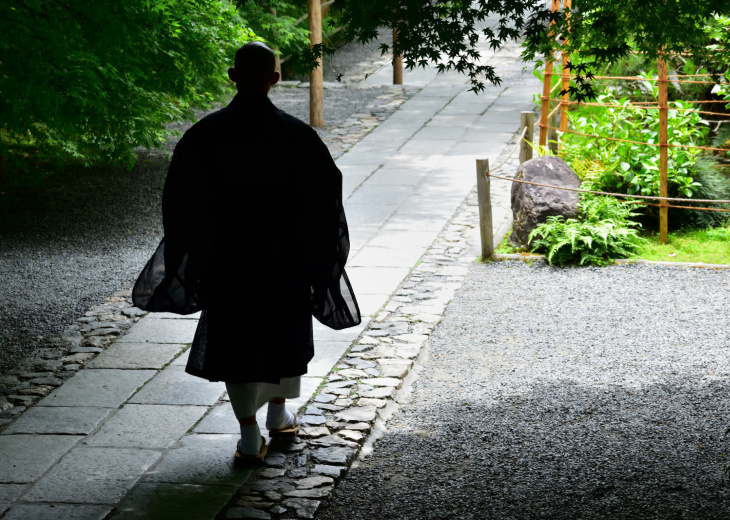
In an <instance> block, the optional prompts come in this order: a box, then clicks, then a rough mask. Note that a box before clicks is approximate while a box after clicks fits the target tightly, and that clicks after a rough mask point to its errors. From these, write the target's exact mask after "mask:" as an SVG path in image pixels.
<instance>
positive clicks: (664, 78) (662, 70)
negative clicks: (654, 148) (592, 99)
mask: <svg viewBox="0 0 730 520" xmlns="http://www.w3.org/2000/svg"><path fill="white" fill-rule="evenodd" d="M657 71H658V73H659V81H658V83H659V85H658V86H659V196H660V197H667V196H668V193H669V190H668V188H667V152H668V146H667V144H668V141H669V136H668V130H667V114H668V108H669V107H668V105H667V83H668V81H669V79H668V75H667V62H666V61H664V59H663V58H662V57H661V56H660V57H659V59H658V60H657ZM660 204H661V205H660V207H659V242H661V243H662V244H666V243H667V232H668V229H669V208H668V207H667V201H666V200H663V201H661V203H660Z"/></svg>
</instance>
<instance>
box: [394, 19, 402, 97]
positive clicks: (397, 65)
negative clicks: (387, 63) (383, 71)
mask: <svg viewBox="0 0 730 520" xmlns="http://www.w3.org/2000/svg"><path fill="white" fill-rule="evenodd" d="M396 41H398V29H396V28H395V27H393V45H394V46H395V42H396ZM402 84H403V56H401V55H400V54H395V51H393V85H402Z"/></svg>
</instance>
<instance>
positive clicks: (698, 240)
mask: <svg viewBox="0 0 730 520" xmlns="http://www.w3.org/2000/svg"><path fill="white" fill-rule="evenodd" d="M644 238H646V239H647V244H646V245H644V246H642V247H641V249H640V250H639V252H638V258H643V259H644V260H654V261H660V262H703V263H706V264H730V227H724V228H711V229H691V230H680V231H675V232H673V233H669V235H668V236H667V243H666V244H660V243H659V234H658V233H651V234H649V233H646V234H644Z"/></svg>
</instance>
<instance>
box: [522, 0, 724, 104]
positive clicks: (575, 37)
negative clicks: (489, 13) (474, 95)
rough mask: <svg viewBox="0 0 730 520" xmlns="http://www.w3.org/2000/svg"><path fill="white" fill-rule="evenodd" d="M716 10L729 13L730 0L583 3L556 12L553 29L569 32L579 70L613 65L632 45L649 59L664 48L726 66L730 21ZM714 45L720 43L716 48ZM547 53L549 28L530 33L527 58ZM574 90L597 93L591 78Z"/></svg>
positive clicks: (583, 94)
mask: <svg viewBox="0 0 730 520" xmlns="http://www.w3.org/2000/svg"><path fill="white" fill-rule="evenodd" d="M718 13H722V14H726V13H730V0H695V1H693V2H684V1H682V0H626V1H624V2H621V3H617V2H615V1H613V0H591V1H590V2H588V1H580V2H575V6H574V8H573V10H572V11H571V12H570V13H568V12H564V13H561V12H556V13H555V14H554V16H553V17H552V19H553V26H552V29H553V31H554V33H555V34H558V35H561V34H567V33H568V32H570V38H569V39H568V41H567V43H566V44H565V49H566V50H567V51H568V52H569V53H570V54H574V53H576V52H580V55H581V57H582V58H581V59H582V65H581V68H574V69H573V70H574V72H578V73H587V72H588V71H591V70H596V69H598V68H599V66H601V65H605V64H607V63H613V62H615V61H617V60H619V59H621V58H623V57H626V56H628V55H629V53H630V52H631V51H632V50H634V49H636V50H638V51H639V52H641V53H643V54H644V55H645V56H646V58H647V59H648V60H650V61H655V60H656V58H657V56H658V55H659V54H660V53H661V52H666V53H670V54H682V53H689V54H691V55H693V56H694V58H695V59H696V60H697V62H698V64H699V65H702V66H704V65H707V66H708V67H710V66H711V64H714V65H713V66H718V65H719V66H720V67H721V70H724V69H726V68H727V64H728V63H730V59H729V58H730V50H729V49H728V48H727V46H726V45H724V41H726V40H727V38H728V36H727V33H726V32H723V30H724V29H725V27H727V26H728V25H729V24H726V19H724V18H722V17H720V16H717V14H718ZM715 38H720V41H719V42H718V41H717V40H716V39H715ZM714 43H718V45H717V46H716V47H712V44H714ZM549 52H550V39H549V38H548V36H547V34H546V33H545V32H535V33H532V34H527V37H526V41H525V52H524V53H523V57H524V58H525V59H526V60H534V59H541V58H542V57H543V56H546V55H548V53H549ZM588 79H590V78H588ZM571 93H572V94H573V95H574V97H575V98H576V99H578V100H583V99H587V98H594V97H595V91H594V89H593V86H592V82H590V81H585V82H583V81H579V82H578V83H577V84H576V85H574V86H572V87H571Z"/></svg>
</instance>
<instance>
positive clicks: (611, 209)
mask: <svg viewBox="0 0 730 520" xmlns="http://www.w3.org/2000/svg"><path fill="white" fill-rule="evenodd" d="M633 216H635V212H634V211H633V210H632V205H631V204H629V203H626V202H620V201H617V200H616V199H614V198H613V197H595V196H584V197H583V199H582V200H581V203H580V205H579V212H578V216H577V218H570V219H565V218H564V217H562V216H557V217H549V218H548V220H547V222H545V223H543V224H541V225H540V226H538V227H537V228H536V229H534V230H533V231H532V232H531V233H530V237H529V242H530V244H531V245H532V247H533V251H535V252H544V253H546V258H547V261H548V263H549V264H558V265H564V264H569V263H578V264H580V265H585V264H595V265H605V264H608V263H610V261H611V260H612V259H615V258H627V257H630V256H633V255H634V254H635V253H636V250H637V249H638V247H639V245H640V244H641V243H642V242H643V239H642V238H641V237H639V234H638V228H639V227H640V226H639V224H637V223H635V222H633V221H631V220H630V219H631V217H633Z"/></svg>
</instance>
